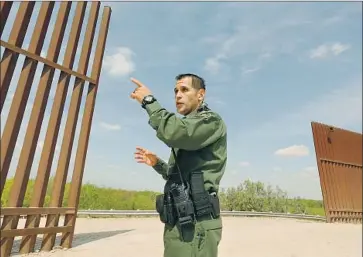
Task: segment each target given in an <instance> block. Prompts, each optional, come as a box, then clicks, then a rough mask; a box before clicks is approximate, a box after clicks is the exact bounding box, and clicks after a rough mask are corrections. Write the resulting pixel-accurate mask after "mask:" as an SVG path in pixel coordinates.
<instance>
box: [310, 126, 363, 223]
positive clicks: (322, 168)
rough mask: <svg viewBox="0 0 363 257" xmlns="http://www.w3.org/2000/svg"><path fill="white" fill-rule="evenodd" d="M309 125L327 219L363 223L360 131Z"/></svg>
mask: <svg viewBox="0 0 363 257" xmlns="http://www.w3.org/2000/svg"><path fill="white" fill-rule="evenodd" d="M311 126H312V132H313V139H314V146H315V152H316V159H317V165H318V170H319V176H320V185H321V190H322V194H323V202H324V208H325V214H326V217H327V221H328V222H349V223H362V172H363V170H362V134H360V133H356V132H352V131H348V130H345V129H342V128H337V127H334V126H329V125H327V124H322V123H318V122H312V123H311Z"/></svg>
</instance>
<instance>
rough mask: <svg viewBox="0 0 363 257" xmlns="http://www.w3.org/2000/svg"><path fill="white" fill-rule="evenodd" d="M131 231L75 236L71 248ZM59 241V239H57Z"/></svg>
mask: <svg viewBox="0 0 363 257" xmlns="http://www.w3.org/2000/svg"><path fill="white" fill-rule="evenodd" d="M132 230H133V229H129V230H114V231H102V232H95V233H82V234H76V235H74V238H73V244H72V245H73V246H72V247H76V246H80V245H83V244H87V243H90V242H92V241H97V240H100V239H104V238H108V237H112V236H116V235H119V234H123V233H127V232H130V231H132ZM59 241H60V239H59Z"/></svg>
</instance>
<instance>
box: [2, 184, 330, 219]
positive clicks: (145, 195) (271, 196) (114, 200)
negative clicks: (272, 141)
mask: <svg viewBox="0 0 363 257" xmlns="http://www.w3.org/2000/svg"><path fill="white" fill-rule="evenodd" d="M34 182H35V181H34V180H33V179H31V180H29V183H28V186H27V190H26V193H25V198H24V202H23V207H29V206H30V202H31V197H32V194H33V191H34ZM53 182H54V180H53V178H51V179H50V181H49V184H48V188H47V192H46V197H45V202H44V207H48V206H49V202H50V199H51V192H52V187H53ZM13 183H14V179H13V178H11V179H8V180H7V181H6V183H5V187H4V191H3V194H2V197H1V206H2V207H7V206H8V199H9V194H10V189H11V186H12V184H13ZM69 189H70V183H67V184H66V187H65V190H64V198H63V204H62V206H67V205H68V195H69ZM158 194H160V192H154V191H132V190H123V189H115V188H108V187H99V186H96V185H93V184H90V183H85V184H83V185H82V188H81V194H80V201H79V209H80V210H88V209H90V210H102V209H103V210H110V209H113V210H154V209H155V198H156V196H157V195H158ZM219 195H220V203H221V209H222V210H226V211H232V210H234V211H256V212H278V213H282V212H283V213H287V212H289V213H305V214H312V215H322V216H324V215H325V214H324V208H323V202H322V201H321V200H311V199H302V198H291V197H288V195H287V193H286V192H285V191H283V190H282V189H281V188H279V187H278V186H276V187H272V186H271V185H265V184H264V183H262V182H260V181H257V182H254V181H251V180H245V181H243V182H242V183H241V184H240V185H238V186H236V187H230V188H227V189H221V191H220V194H219Z"/></svg>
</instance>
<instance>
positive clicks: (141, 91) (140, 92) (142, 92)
mask: <svg viewBox="0 0 363 257" xmlns="http://www.w3.org/2000/svg"><path fill="white" fill-rule="evenodd" d="M131 81H132V82H134V83H135V84H136V86H137V87H136V89H135V90H134V92H132V93H131V98H132V99H136V100H137V101H138V102H139V103H140V104H141V103H142V100H143V99H144V97H145V96H147V95H151V94H152V93H151V91H150V89H149V88H147V87H146V86H145V85H144V84H142V83H141V82H140V81H138V80H137V79H134V78H131Z"/></svg>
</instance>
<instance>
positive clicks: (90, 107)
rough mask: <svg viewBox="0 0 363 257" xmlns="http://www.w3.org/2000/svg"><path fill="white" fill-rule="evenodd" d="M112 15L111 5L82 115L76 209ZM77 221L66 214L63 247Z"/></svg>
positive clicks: (72, 195)
mask: <svg viewBox="0 0 363 257" xmlns="http://www.w3.org/2000/svg"><path fill="white" fill-rule="evenodd" d="M110 16H111V9H110V8H109V7H105V8H104V11H103V15H102V21H101V25H100V32H99V36H98V42H97V47H96V54H95V58H94V62H93V65H92V74H91V77H92V78H93V79H95V80H96V84H90V86H89V89H88V94H87V99H86V104H85V110H84V114H83V117H82V127H81V133H80V137H79V143H78V148H77V154H76V161H75V166H74V171H73V176H72V183H71V188H70V193H69V200H68V206H72V207H75V208H76V210H77V209H78V204H79V195H80V191H81V185H82V178H83V171H84V165H85V161H86V154H87V149H88V142H89V135H90V132H91V125H92V118H93V112H94V108H95V102H96V96H97V89H98V81H99V77H100V72H101V66H102V60H103V55H104V51H105V44H106V40H107V32H108V27H109V22H110ZM75 222H76V214H74V215H66V217H65V221H64V224H65V225H66V226H69V225H72V232H69V233H63V235H62V240H61V245H62V246H63V247H66V248H70V247H71V245H72V241H73V235H74V228H75Z"/></svg>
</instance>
